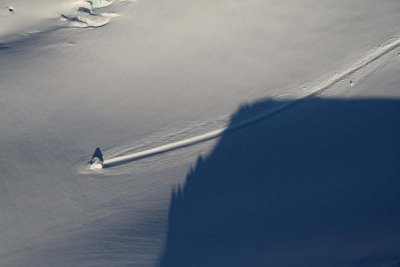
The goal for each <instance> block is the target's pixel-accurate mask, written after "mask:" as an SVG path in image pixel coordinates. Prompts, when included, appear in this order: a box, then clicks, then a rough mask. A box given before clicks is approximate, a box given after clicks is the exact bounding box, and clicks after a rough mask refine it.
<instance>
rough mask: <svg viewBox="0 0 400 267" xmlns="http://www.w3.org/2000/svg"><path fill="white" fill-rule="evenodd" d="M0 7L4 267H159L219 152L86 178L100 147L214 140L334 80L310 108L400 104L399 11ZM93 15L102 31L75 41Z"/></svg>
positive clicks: (288, 3) (189, 152)
mask: <svg viewBox="0 0 400 267" xmlns="http://www.w3.org/2000/svg"><path fill="white" fill-rule="evenodd" d="M10 2H12V3H10ZM0 4H1V5H2V6H3V7H4V8H3V9H2V11H1V13H0V43H1V45H0V178H1V179H0V190H1V193H0V198H1V199H0V210H1V216H0V229H1V230H0V265H4V266H54V265H57V266H110V265H111V266H155V265H158V263H159V262H160V259H161V258H162V255H163V251H164V248H165V246H164V245H165V241H166V238H167V233H168V228H167V224H168V216H169V206H170V200H171V190H172V188H173V187H174V186H176V185H178V184H181V183H183V182H184V181H185V180H186V176H187V173H188V172H189V170H190V169H191V166H193V165H194V164H195V163H196V160H197V157H198V156H199V155H201V154H203V155H207V154H208V153H212V149H213V147H214V146H215V145H216V144H218V142H219V141H220V139H218V138H217V139H215V140H213V141H211V142H206V143H201V144H197V145H195V146H190V147H186V148H183V149H179V150H176V151H173V152H170V153H168V154H162V155H157V156H155V157H149V158H146V159H142V160H140V161H134V162H131V163H128V164H124V165H119V166H115V168H109V169H103V170H101V171H97V172H92V171H88V170H86V169H84V168H82V166H83V165H85V164H86V163H87V161H88V160H90V156H91V153H93V151H94V150H95V148H96V147H101V148H102V149H103V152H104V156H105V158H112V157H114V156H121V155H129V154H132V153H136V152H140V151H144V150H147V149H152V148H154V147H159V146H163V145H166V144H170V143H174V142H177V141H180V140H185V139H187V138H191V137H193V136H197V135H199V134H203V133H206V132H209V131H214V130H218V129H224V127H227V126H229V124H230V118H231V115H232V114H234V113H235V112H236V111H237V110H238V109H239V108H240V107H241V106H242V105H245V104H246V103H252V102H254V101H258V100H260V99H264V98H270V99H274V100H277V101H276V102H273V103H272V102H271V103H270V104H268V105H266V106H263V108H262V110H260V112H269V111H270V110H273V109H275V108H276V107H277V106H276V105H275V103H279V101H278V100H282V99H285V100H296V99H302V98H303V97H304V96H306V95H309V94H310V93H313V92H314V89H316V88H324V84H325V83H324V82H325V81H336V80H335V79H336V78H337V77H340V79H338V80H337V81H336V82H334V86H330V87H329V90H327V91H324V92H323V94H322V95H319V97H322V98H331V97H332V98H335V99H338V98H339V99H342V98H344V99H349V98H350V99H355V98H357V99H359V98H371V99H373V98H382V97H384V98H390V99H398V98H399V97H400V95H399V91H398V84H399V82H400V81H399V78H398V75H397V73H399V60H400V57H399V56H398V53H399V51H398V48H397V45H396V46H392V45H393V44H394V43H396V42H397V40H398V39H392V40H391V38H392V37H395V38H397V37H396V36H399V34H400V27H399V25H400V17H399V16H398V14H399V11H400V5H399V3H398V1H395V0H391V1H389V0H387V1H380V2H379V3H377V2H376V1H372V0H363V1H361V0H355V1H330V0H324V1H316V0H306V1H301V3H300V2H299V1H294V0H284V1H274V0H269V1H261V0H250V1H225V0H223V1H211V0H206V1H204V0H203V1H198V0H194V1H186V2H182V1H177V0H167V1H159V0H141V1H136V2H118V1H117V2H114V3H113V4H112V5H110V6H107V7H105V8H98V9H94V10H92V11H93V12H94V13H93V14H94V15H93V14H91V12H92V11H90V12H89V11H88V10H86V9H81V10H79V7H86V8H91V6H90V5H89V6H85V5H86V4H85V5H83V4H78V5H77V2H74V1H52V2H50V3H49V1H35V3H34V4H33V2H29V1H17V0H10V1H5V0H1V1H0ZM10 5H12V6H13V7H14V8H15V13H10V11H8V9H7V8H6V7H7V6H10ZM81 13H82V14H81ZM110 13H111V14H114V15H115V14H119V16H118V17H109V16H108V17H107V14H110ZM100 14H103V16H102V18H107V22H108V24H105V25H103V26H104V27H97V28H93V27H89V28H85V29H76V28H71V27H70V26H71V23H72V24H74V23H78V25H81V26H82V24H80V23H84V24H85V22H82V19H80V20H79V19H78V15H81V16H84V17H85V16H87V17H88V18H90V19H92V18H93V19H98V18H100V17H99V16H100ZM62 15H64V16H62ZM112 16H113V15H112ZM60 18H63V19H61V20H60ZM89 24H90V23H89ZM86 25H88V24H87V23H86ZM99 25H100V24H99ZM72 26H74V25H72ZM75 26H76V25H75ZM83 26H84V25H83ZM35 31H38V32H36V33H35V34H28V33H32V32H35ZM388 41H392V43H389V44H388V45H389V46H387V45H384V46H383V47H381V48H380V47H379V46H380V45H382V44H385V43H386V42H388ZM393 42H394V43H393ZM387 47H391V49H389V50H387V51H386V50H385V48H387ZM392 48H393V49H392ZM374 51H378V53H377V54H374ZM379 51H386V52H385V53H382V54H381V53H380V52H379ZM371 53H372V54H371ZM369 55H370V56H371V58H375V57H376V56H375V55H378V56H377V57H376V60H373V62H372V61H371V60H370V62H368V63H365V64H364V63H362V62H363V61H362V62H361V63H360V60H363V59H365V58H366V57H367V58H368V56H369ZM367 61H368V60H367ZM358 64H361V65H358ZM354 66H356V67H355V68H354ZM357 66H362V69H358V67H357ZM353 69H357V70H358V71H357V72H356V73H353V72H352V71H351V70H353ZM349 70H350V71H349ZM335 72H339V74H338V75H339V76H337V77H336V78H332V77H335ZM343 74H345V75H344V76H343ZM330 79H333V80H330ZM350 80H351V81H353V83H352V85H353V86H350ZM328 84H329V82H328ZM256 113H257V114H259V113H258V112H256ZM253 114H254V113H253V111H252V112H251V114H248V115H245V116H244V119H247V118H248V117H247V116H250V117H251V116H252V115H253ZM279 116H280V114H276V116H275V117H274V118H277V117H279ZM266 120H269V119H268V118H267V119H266ZM249 127H252V126H249ZM237 133H238V134H239V137H238V138H246V136H245V135H244V136H240V132H237ZM294 134H295V133H294ZM282 160H284V159H282ZM287 164H288V165H289V167H290V164H291V162H287ZM397 170H398V169H397ZM397 233H398V229H397V228H396V229H393V232H392V236H395V235H397ZM382 240H384V239H382ZM388 240H389V241H387V242H392V243H393V244H394V245H393V246H394V247H396V246H397V245H398V243H397V242H395V241H393V239H388ZM382 242H383V243H382V244H381V246H382V247H383V248H385V245H386V244H387V243H385V241H382ZM371 251H372V252H371V253H370V254H369V255H367V256H371V257H374V258H375V259H381V260H377V263H376V266H379V265H380V264H381V263H382V264H384V263H386V262H390V259H388V257H389V256H387V255H386V254H385V255H384V254H383V253H380V252H379V251H378V250H372V249H371ZM361 254H362V253H361ZM366 254H368V253H366ZM367 256H365V257H367ZM391 256H393V255H391ZM398 256H399V255H397V257H398ZM360 257H361V258H362V256H360ZM345 260H346V261H349V260H352V259H349V258H346V259H345ZM354 260H355V259H354ZM346 264H347V265H350V263H349V262H346V263H345V264H342V265H341V266H346ZM287 266H290V264H288V265H287ZM292 266H293V265H292ZM360 266H362V265H360ZM365 266H368V265H365Z"/></svg>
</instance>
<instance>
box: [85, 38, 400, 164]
mask: <svg viewBox="0 0 400 267" xmlns="http://www.w3.org/2000/svg"><path fill="white" fill-rule="evenodd" d="M399 46H400V37H392V38H391V39H390V41H388V42H386V43H384V44H382V45H380V46H379V47H378V48H377V49H375V50H373V51H371V52H370V53H368V54H367V55H366V56H365V57H364V58H362V59H361V60H359V61H358V62H356V63H355V64H354V65H353V66H351V67H349V68H347V69H346V70H344V71H342V72H337V73H335V75H334V76H333V77H331V78H329V79H328V80H326V81H324V82H322V83H320V84H319V85H317V86H315V87H313V88H311V89H309V90H307V92H306V94H305V95H304V96H303V97H302V98H299V99H297V100H292V101H288V102H286V103H285V104H283V105H280V106H277V107H274V108H272V109H268V110H266V111H262V112H257V113H255V114H253V115H252V116H250V117H249V118H247V119H244V120H242V121H239V122H236V123H235V124H233V125H230V126H229V128H228V127H223V128H220V129H216V130H212V131H209V132H206V133H204V134H199V135H196V136H193V137H189V138H186V139H183V140H179V141H176V142H173V143H169V144H165V145H160V146H158V147H154V148H150V149H147V150H143V151H139V152H136V153H132V154H128V155H122V156H116V157H110V158H106V159H105V160H104V161H103V162H102V166H101V165H100V164H99V163H98V162H97V161H96V164H93V165H92V164H89V165H88V166H89V168H90V169H93V170H97V169H101V167H102V168H111V167H115V166H118V165H121V164H124V163H128V162H131V161H135V160H139V159H143V158H146V157H150V156H154V155H158V154H162V153H166V152H169V151H172V150H176V149H180V148H183V147H187V146H191V145H194V144H197V143H200V142H205V141H208V140H211V139H214V138H217V137H219V136H221V135H222V134H225V133H226V132H227V131H233V130H236V129H239V128H242V127H246V126H248V125H251V124H253V123H255V122H257V121H259V120H262V119H265V118H268V117H270V116H273V115H275V114H277V113H279V112H281V111H283V110H285V109H287V108H289V107H291V106H293V105H295V104H298V103H299V102H301V101H304V100H306V99H309V98H311V97H314V96H317V95H318V94H320V93H322V92H324V91H325V90H326V89H328V88H330V87H332V86H333V85H335V84H337V83H339V82H341V81H343V80H346V79H350V77H351V76H352V75H353V74H354V73H356V72H358V71H360V70H362V69H364V68H366V67H368V66H369V65H370V64H371V63H373V62H374V61H376V60H378V59H380V58H382V57H383V56H384V55H386V54H388V53H389V52H391V51H393V50H395V49H396V48H398V47H399ZM349 84H350V86H354V82H353V81H352V80H350V81H349Z"/></svg>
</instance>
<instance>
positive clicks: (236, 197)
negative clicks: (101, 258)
mask: <svg viewBox="0 0 400 267" xmlns="http://www.w3.org/2000/svg"><path fill="white" fill-rule="evenodd" d="M280 104H285V103H281V102H275V101H271V100H267V101H263V102H259V103H255V104H254V105H250V106H246V107H243V108H241V109H240V110H239V111H238V112H237V113H236V114H235V115H233V117H232V119H231V125H236V124H237V123H238V121H240V120H242V119H243V117H245V116H246V114H251V113H252V112H253V111H254V110H258V109H259V108H260V107H263V106H265V105H267V106H269V105H280ZM172 194H173V195H172V200H171V205H170V212H169V226H168V236H167V242H166V247H165V251H164V254H163V255H162V257H161V260H160V266H161V267H167V266H171V267H177V266H185V267H190V266H208V267H213V266H218V267H225V266H226V267H233V266H243V267H247V266H280V267H281V266H376V264H380V263H381V262H385V261H389V262H395V261H396V257H398V256H400V101H399V100H387V99H386V100H385V99H373V100H335V99H332V100H328V99H319V98H313V99H308V100H306V101H304V102H302V103H300V104H298V105H295V106H292V107H291V108H290V109H287V110H286V111H283V112H281V113H280V114H279V115H278V116H273V117H271V118H269V119H267V120H264V121H260V122H258V123H257V124H253V125H251V126H249V127H247V128H244V129H240V130H238V131H234V132H230V133H229V134H225V135H224V136H222V137H221V139H220V141H219V143H218V145H217V146H216V147H215V148H214V150H213V152H212V153H211V154H210V155H209V156H207V158H206V159H202V158H199V159H198V162H197V164H196V166H195V168H194V169H193V170H191V171H190V173H189V174H188V175H187V179H186V183H185V184H184V186H183V187H182V188H178V189H176V190H174V191H173V193H172Z"/></svg>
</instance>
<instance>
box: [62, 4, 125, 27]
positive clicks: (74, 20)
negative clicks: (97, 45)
mask: <svg viewBox="0 0 400 267" xmlns="http://www.w3.org/2000/svg"><path fill="white" fill-rule="evenodd" d="M117 2H126V0H119V1H118V0H90V1H79V2H78V3H77V4H76V7H75V9H76V12H74V13H73V14H71V15H64V14H63V15H61V18H60V20H61V21H62V22H68V25H69V26H70V27H74V28H97V27H102V26H104V25H106V24H108V23H109V22H110V21H111V19H112V18H114V17H117V16H118V14H117V13H115V12H99V13H97V10H99V9H101V8H105V7H108V6H111V5H112V4H114V3H117Z"/></svg>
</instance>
